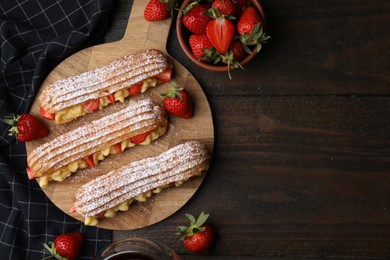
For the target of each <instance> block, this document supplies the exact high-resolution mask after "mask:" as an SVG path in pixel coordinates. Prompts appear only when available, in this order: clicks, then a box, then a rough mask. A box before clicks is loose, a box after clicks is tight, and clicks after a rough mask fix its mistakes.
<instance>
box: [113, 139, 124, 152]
mask: <svg viewBox="0 0 390 260" xmlns="http://www.w3.org/2000/svg"><path fill="white" fill-rule="evenodd" d="M114 149H115V152H116V154H120V153H122V142H119V143H117V144H114Z"/></svg>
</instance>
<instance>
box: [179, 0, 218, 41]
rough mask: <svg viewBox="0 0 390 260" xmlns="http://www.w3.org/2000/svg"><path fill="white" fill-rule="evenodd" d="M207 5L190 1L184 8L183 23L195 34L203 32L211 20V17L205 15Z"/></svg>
mask: <svg viewBox="0 0 390 260" xmlns="http://www.w3.org/2000/svg"><path fill="white" fill-rule="evenodd" d="M208 9H209V5H206V4H198V2H192V3H191V4H189V5H188V6H187V7H186V8H185V9H184V10H182V13H183V25H184V26H185V27H186V28H187V29H188V30H190V31H191V32H193V33H195V34H205V33H206V26H207V24H208V23H209V22H210V21H211V19H212V18H211V17H209V16H208V15H206V12H207V10H208Z"/></svg>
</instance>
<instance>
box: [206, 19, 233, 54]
mask: <svg viewBox="0 0 390 260" xmlns="http://www.w3.org/2000/svg"><path fill="white" fill-rule="evenodd" d="M234 30H235V29H234V25H233V23H232V22H231V21H229V20H228V19H226V18H225V17H224V16H223V15H222V16H219V17H217V18H215V19H213V20H212V21H211V22H209V23H208V24H207V27H206V34H207V37H209V40H210V42H211V43H212V44H213V46H214V47H215V49H216V50H217V51H218V52H219V53H221V54H225V53H226V51H227V49H228V48H229V45H230V43H231V42H232V40H233V37H234Z"/></svg>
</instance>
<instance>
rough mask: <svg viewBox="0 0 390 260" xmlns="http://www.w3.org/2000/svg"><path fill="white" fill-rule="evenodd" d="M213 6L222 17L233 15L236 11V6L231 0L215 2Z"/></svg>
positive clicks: (216, 0) (215, 0)
mask: <svg viewBox="0 0 390 260" xmlns="http://www.w3.org/2000/svg"><path fill="white" fill-rule="evenodd" d="M211 6H212V7H214V8H215V9H217V10H218V11H219V13H220V14H221V15H233V14H234V12H235V10H236V5H235V3H234V2H233V1H231V0H214V2H213V4H212V5H211Z"/></svg>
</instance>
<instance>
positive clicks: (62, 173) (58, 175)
mask: <svg viewBox="0 0 390 260" xmlns="http://www.w3.org/2000/svg"><path fill="white" fill-rule="evenodd" d="M166 128H167V126H166V125H165V126H164V127H160V128H158V129H155V130H153V131H151V132H150V134H149V135H148V136H147V137H146V139H145V140H144V141H143V142H142V143H139V144H138V145H149V144H150V143H151V142H152V141H153V140H156V139H157V138H159V137H160V136H162V135H163V134H164V133H165V132H166ZM135 145H136V144H134V143H132V142H130V140H129V139H127V140H124V141H122V142H121V148H122V151H124V150H125V149H126V148H130V147H133V146H135ZM110 154H117V152H116V150H115V148H114V146H109V147H106V148H104V149H102V150H100V151H97V152H95V153H93V155H92V156H93V162H94V164H95V165H97V164H98V163H99V161H102V160H104V158H106V157H107V156H108V155H110ZM85 168H88V164H87V163H86V161H85V160H83V159H80V160H77V161H75V162H72V163H70V164H68V165H67V166H64V167H62V168H60V169H58V170H56V171H54V172H53V173H51V174H48V175H45V176H42V177H40V178H37V180H38V183H39V186H41V187H42V188H44V187H46V186H47V184H48V183H49V182H50V181H58V182H60V181H63V180H65V179H66V178H67V177H69V176H70V175H72V173H75V172H77V171H78V170H81V169H85Z"/></svg>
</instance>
